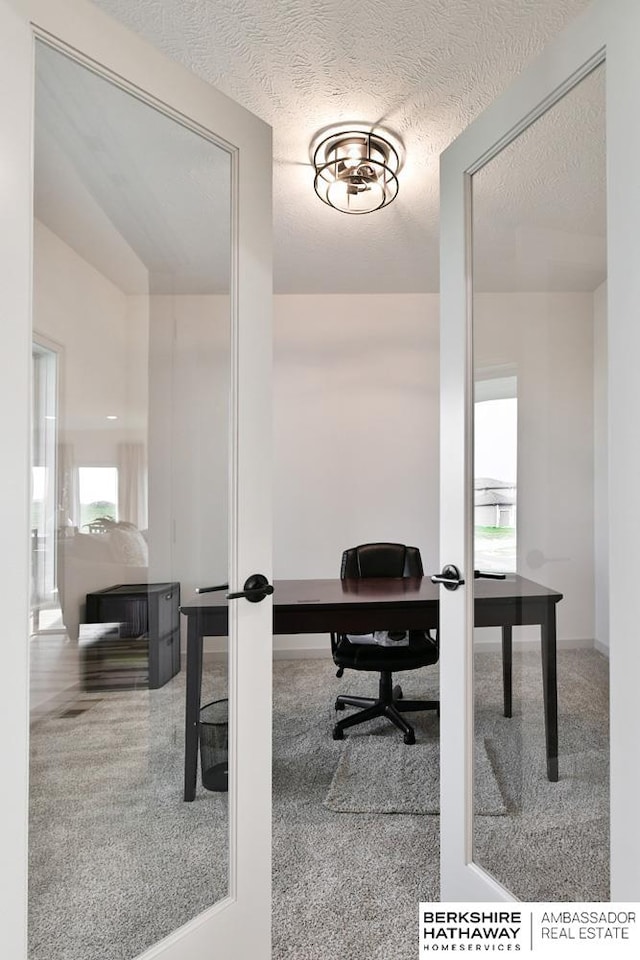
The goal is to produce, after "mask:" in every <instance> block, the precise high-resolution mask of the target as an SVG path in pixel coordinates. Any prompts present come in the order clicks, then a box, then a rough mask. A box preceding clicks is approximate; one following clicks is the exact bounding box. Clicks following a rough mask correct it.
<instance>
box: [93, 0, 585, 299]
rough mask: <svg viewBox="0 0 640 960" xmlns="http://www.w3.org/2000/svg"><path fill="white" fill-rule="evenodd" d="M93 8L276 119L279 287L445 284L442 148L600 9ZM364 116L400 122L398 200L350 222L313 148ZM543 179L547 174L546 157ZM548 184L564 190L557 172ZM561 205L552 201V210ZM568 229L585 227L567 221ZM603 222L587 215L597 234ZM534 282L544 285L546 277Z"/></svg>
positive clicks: (232, 0) (556, 2)
mask: <svg viewBox="0 0 640 960" xmlns="http://www.w3.org/2000/svg"><path fill="white" fill-rule="evenodd" d="M93 2H94V3H95V4H96V5H97V6H98V7H100V8H101V9H102V10H104V11H105V12H107V13H110V14H112V15H113V16H115V17H116V18H118V19H120V20H122V21H123V22H124V23H126V24H127V25H129V26H130V27H131V28H132V29H134V30H136V31H137V32H139V33H140V34H142V35H143V36H144V37H146V38H147V39H148V40H150V41H151V42H152V43H153V44H154V45H155V46H157V47H159V48H160V49H161V50H163V51H164V52H165V53H167V54H168V55H169V56H170V57H172V58H173V59H175V60H178V61H180V62H182V63H183V64H185V65H186V66H187V67H189V68H190V69H192V70H193V71H194V72H195V73H197V74H199V75H200V76H202V77H203V78H205V79H206V80H208V81H209V82H211V83H212V84H214V85H215V86H216V87H218V88H219V89H220V90H222V91H223V92H225V93H227V94H228V95H229V96H231V97H233V99H235V100H237V101H238V102H239V103H241V104H242V105H243V106H245V107H247V108H248V109H250V110H252V111H253V112H254V113H256V114H257V115H258V116H260V117H262V118H263V119H264V120H266V121H267V122H268V123H270V124H271V125H272V126H273V131H274V160H275V170H274V226H275V251H276V252H275V281H274V282H275V289H276V292H282V293H285V292H286V293H312V292H317V293H357V292H363V291H369V292H398V291H402V292H422V291H425V292H426V291H435V290H437V289H438V157H439V155H440V153H441V152H442V150H444V149H445V147H446V146H447V145H448V144H449V143H450V142H451V141H452V140H453V139H454V137H455V136H456V135H457V134H458V133H459V132H460V131H461V130H462V129H464V127H465V126H466V125H467V124H468V123H469V122H470V121H471V120H472V119H473V118H474V117H476V116H477V115H478V114H479V113H480V111H481V110H482V109H483V108H484V107H485V106H486V105H487V104H489V103H490V102H491V100H493V99H494V98H495V96H497V95H498V94H499V93H500V92H501V91H502V90H503V89H505V87H506V86H507V85H508V84H509V82H510V81H511V80H512V79H513V78H514V77H515V76H516V75H517V74H518V73H519V72H520V71H521V69H522V67H523V65H524V64H525V63H526V62H527V61H528V60H529V59H531V58H532V57H533V56H534V55H535V54H536V53H537V52H538V51H539V50H541V49H542V47H543V46H544V44H545V42H546V41H547V40H549V39H550V38H551V37H552V36H554V35H555V34H556V33H557V32H558V31H559V30H560V29H561V28H562V27H563V26H564V25H565V24H567V23H568V22H569V21H570V20H571V19H573V18H574V17H575V16H576V15H577V14H579V13H580V12H581V11H582V10H583V9H584V8H585V7H586V6H587V4H588V0H137V2H136V3H132V2H131V0H93ZM355 120H363V121H368V122H370V123H374V122H377V123H383V124H385V125H386V126H388V127H390V128H391V129H392V130H394V131H395V132H396V133H397V134H398V135H399V136H400V138H401V139H402V141H403V143H404V147H405V151H406V161H405V165H404V169H403V171H402V174H401V181H400V193H399V196H398V199H397V200H396V201H395V202H394V203H393V204H392V205H391V206H389V207H388V208H386V209H384V210H381V211H378V212H376V213H374V214H371V215H369V216H366V217H349V216H346V215H344V214H341V213H337V212H335V211H333V210H331V209H329V208H328V207H326V206H325V205H324V204H322V203H321V202H320V201H319V200H318V199H317V198H316V196H315V194H314V191H313V186H312V181H313V177H312V170H311V167H310V164H309V142H310V140H311V138H312V137H313V135H314V134H315V133H316V131H317V130H319V129H320V128H322V127H325V126H326V125H328V124H330V123H334V122H346V121H355ZM573 120H574V123H575V129H571V130H567V129H560V128H558V127H556V128H555V130H554V131H553V132H554V136H555V137H556V138H557V139H558V147H559V148H560V149H561V150H562V149H564V150H566V151H574V152H575V151H576V135H578V139H579V134H580V123H581V114H580V113H578V114H575V113H574V114H573ZM598 122H599V121H596V125H597V123H598ZM576 131H577V134H576ZM587 146H588V144H587ZM548 152H549V151H548V150H547V149H546V148H545V147H540V148H539V149H537V150H536V159H535V163H536V165H537V164H539V163H540V162H542V164H543V168H544V163H545V159H546V157H547V155H548ZM519 163H520V166H519V167H517V168H513V167H512V169H511V176H512V179H513V183H512V186H511V187H510V188H509V191H508V193H509V195H511V196H517V195H518V187H517V183H518V182H527V180H530V179H531V176H532V172H533V167H532V161H531V158H530V157H529V156H525V157H522V156H520V158H519ZM594 165H595V166H597V163H595V164H586V167H585V168H584V169H583V168H582V167H579V166H576V168H575V173H576V177H577V181H576V182H575V183H574V190H573V192H572V195H571V197H568V198H567V203H566V204H565V206H566V207H567V208H568V207H570V206H571V201H572V198H573V201H575V204H579V203H580V199H581V197H582V196H583V191H582V190H581V189H580V177H581V176H583V175H586V173H588V172H589V171H590V170H591V168H592V167H594ZM601 175H602V171H600V173H599V174H598V176H601ZM503 176H507V174H503ZM535 176H536V178H537V179H538V181H539V180H540V178H541V177H542V178H543V179H544V172H543V171H541V170H540V169H539V167H537V166H536V169H535ZM549 181H550V183H551V184H552V185H553V183H554V178H553V176H551V177H550V178H548V182H549ZM562 183H563V184H564V186H563V189H565V188H566V186H567V184H566V182H565V181H564V180H563V181H562ZM588 192H589V193H590V192H591V191H590V190H589V191H588ZM556 206H557V204H556V203H555V201H552V203H551V208H552V209H554V208H556ZM532 215H533V222H531V223H530V224H527V225H526V226H527V229H530V230H545V229H555V228H554V227H553V226H551V227H549V226H548V225H546V223H545V221H544V217H543V216H541V217H537V215H536V214H532ZM597 219H598V217H597V216H596V217H595V220H597ZM560 227H561V229H562V230H564V232H565V233H568V234H573V233H575V224H573V222H572V220H571V216H570V215H569V216H568V217H567V218H565V219H564V220H563V221H562V224H561V225H560ZM592 227H593V223H592V222H591V221H590V223H589V226H588V229H592ZM501 282H502V283H505V282H506V281H505V277H502V280H501V279H500V277H497V276H496V277H495V283H496V284H497V285H499V284H500V283H501ZM528 282H529V283H530V284H534V283H535V282H536V280H535V277H533V276H532V277H531V278H530V279H529V281H528ZM567 282H569V281H567ZM573 282H574V280H573V279H572V280H571V283H573ZM575 282H577V281H575ZM581 282H583V281H581ZM559 284H560V286H561V282H560V281H559ZM581 288H582V287H581Z"/></svg>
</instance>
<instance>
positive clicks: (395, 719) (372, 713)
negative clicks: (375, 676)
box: [333, 674, 440, 746]
mask: <svg viewBox="0 0 640 960" xmlns="http://www.w3.org/2000/svg"><path fill="white" fill-rule="evenodd" d="M346 706H350V707H362V709H361V710H359V711H358V712H357V713H352V714H351V715H350V716H348V717H344V718H343V719H342V720H338V722H337V723H336V725H335V727H334V728H333V739H334V740H343V739H344V731H345V730H346V729H348V728H349V727H355V726H356V725H357V724H359V723H366V721H367V720H374V719H375V718H376V717H387V719H389V720H390V721H391V723H393V724H394V725H395V726H396V727H397V728H398V729H399V730H400V731H401V732H402V733H403V734H404V738H403V739H404V742H405V743H406V744H407V745H409V746H410V745H411V744H414V743H415V742H416V735H415V732H414V729H413V727H412V726H411V724H410V723H407V721H406V720H405V719H404V717H403V716H402V714H403V713H411V712H413V711H421V710H436V711H437V713H438V716H440V703H439V701H438V700H405V699H404V698H403V695H402V688H401V687H400V686H398V685H396V686H395V687H393V689H391V677H390V676H389V675H388V674H387V675H386V676H385V675H383V676H381V678H380V696H379V697H351V696H347V695H345V696H342V695H340V696H339V697H338V698H337V699H336V704H335V707H336V710H344V708H345V707H346Z"/></svg>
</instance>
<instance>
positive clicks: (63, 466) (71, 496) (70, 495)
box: [57, 443, 80, 527]
mask: <svg viewBox="0 0 640 960" xmlns="http://www.w3.org/2000/svg"><path fill="white" fill-rule="evenodd" d="M57 466H58V495H57V501H58V517H57V526H58V527H65V526H73V527H79V526H80V488H79V484H78V465H77V463H76V457H75V451H74V448H73V444H72V443H59V444H58V464H57Z"/></svg>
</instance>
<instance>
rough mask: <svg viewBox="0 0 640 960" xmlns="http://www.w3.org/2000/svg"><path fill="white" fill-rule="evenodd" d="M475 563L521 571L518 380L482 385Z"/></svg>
mask: <svg viewBox="0 0 640 960" xmlns="http://www.w3.org/2000/svg"><path fill="white" fill-rule="evenodd" d="M474 443H475V457H474V547H475V566H476V568H478V569H482V570H496V571H502V572H505V573H511V572H515V570H516V563H517V554H516V548H517V489H518V488H517V476H518V400H517V396H516V378H515V377H503V378H500V379H498V380H484V381H479V382H478V383H476V403H475V435H474Z"/></svg>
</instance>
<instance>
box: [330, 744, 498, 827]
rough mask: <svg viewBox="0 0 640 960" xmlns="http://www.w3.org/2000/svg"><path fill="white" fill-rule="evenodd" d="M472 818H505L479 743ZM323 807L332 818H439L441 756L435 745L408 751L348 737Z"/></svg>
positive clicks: (476, 750) (421, 746)
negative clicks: (414, 815)
mask: <svg viewBox="0 0 640 960" xmlns="http://www.w3.org/2000/svg"><path fill="white" fill-rule="evenodd" d="M475 770H476V782H475V790H476V808H475V809H476V812H477V814H478V816H487V817H500V816H504V814H506V812H507V808H506V806H505V803H504V800H503V799H502V793H501V792H500V787H499V786H498V782H497V780H496V778H495V774H494V772H493V767H492V766H491V761H490V760H489V757H488V756H487V750H486V747H485V743H484V740H479V741H478V742H477V743H476V745H475ZM324 805H325V807H328V808H329V810H334V811H335V812H336V813H419V814H422V815H431V816H437V815H438V814H439V813H440V750H439V744H438V741H437V740H432V741H430V742H429V743H416V744H415V745H414V746H412V747H411V749H409V750H408V749H407V747H406V746H405V744H404V743H403V741H402V738H401V737H397V736H396V737H393V739H391V738H390V737H388V736H385V737H381V736H376V735H375V734H370V735H369V736H367V737H351V739H349V740H347V742H346V743H345V745H344V748H343V750H342V754H341V756H340V760H339V762H338V766H337V767H336V772H335V773H334V775H333V780H332V781H331V786H330V787H329V792H328V793H327V796H326V797H325V800H324Z"/></svg>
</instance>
